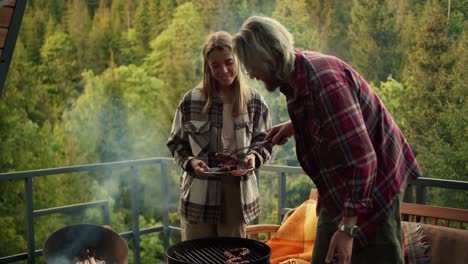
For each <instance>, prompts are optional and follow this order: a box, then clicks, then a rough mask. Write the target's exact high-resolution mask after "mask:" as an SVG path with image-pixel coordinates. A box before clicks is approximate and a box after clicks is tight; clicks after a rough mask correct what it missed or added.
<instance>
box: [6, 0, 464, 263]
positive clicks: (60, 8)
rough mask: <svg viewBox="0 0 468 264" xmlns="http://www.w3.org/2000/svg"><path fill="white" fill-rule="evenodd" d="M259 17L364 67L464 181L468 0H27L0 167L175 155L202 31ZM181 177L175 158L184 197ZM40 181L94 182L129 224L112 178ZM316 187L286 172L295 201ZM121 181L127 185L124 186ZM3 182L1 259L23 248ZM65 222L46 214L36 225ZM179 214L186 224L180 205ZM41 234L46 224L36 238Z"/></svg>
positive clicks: (39, 196) (423, 154) (275, 117)
mask: <svg viewBox="0 0 468 264" xmlns="http://www.w3.org/2000/svg"><path fill="white" fill-rule="evenodd" d="M253 14H256V15H266V16H271V17H274V18H276V19H278V20H279V21H281V22H282V23H283V24H284V25H285V26H286V27H287V28H288V29H289V30H290V31H291V32H292V33H293V35H294V36H295V42H296V46H297V47H298V48H299V49H308V50H316V51H320V52H323V53H327V54H331V55H335V56H338V57H340V58H342V59H344V60H346V61H347V62H348V63H349V64H350V65H352V66H353V67H354V68H355V69H356V70H358V71H359V72H360V73H361V74H362V75H363V76H364V77H365V78H366V79H367V80H368V81H369V82H370V83H371V84H372V86H373V87H374V89H375V90H376V91H377V92H378V94H379V95H380V96H381V98H382V100H383V101H384V102H385V104H386V106H387V108H388V109H389V110H390V112H391V113H392V115H393V117H394V118H395V120H396V121H397V123H398V124H399V126H400V128H401V129H402V130H403V132H404V134H405V135H406V137H407V139H408V141H409V143H410V145H411V147H412V148H413V149H414V151H415V153H416V154H417V159H418V161H419V163H420V165H421V166H422V169H423V173H424V176H425V177H429V178H440V179H452V180H467V176H468V174H467V164H468V139H467V134H468V133H467V132H468V127H467V124H468V122H467V117H468V104H467V103H466V99H467V95H468V88H467V83H468V82H467V79H466V73H467V72H466V69H465V65H466V53H465V51H466V46H467V33H466V30H465V29H466V28H467V26H468V24H467V19H466V17H467V15H468V2H467V1H457V0H453V1H450V0H440V1H437V0H366V1H363V0H352V1H351V0H275V1H273V0H191V1H190V0H159V1H157V0H134V1H128V0H29V1H28V4H27V8H26V11H25V14H24V18H23V21H22V24H21V30H20V34H19V37H18V41H17V44H16V48H15V51H14V58H13V61H12V64H11V66H10V70H9V73H8V77H7V82H6V85H5V87H4V89H3V94H2V95H1V97H0V172H13V171H24V170H33V169H43V168H55V167H63V166H71V165H82V164H93V163H101V162H110V161H121V160H133V159H141V158H150V157H170V154H169V152H168V149H167V147H166V140H167V137H168V135H169V132H170V129H171V125H172V118H173V115H174V112H175V109H176V106H177V104H178V102H179V100H180V99H181V98H182V95H183V94H184V93H185V92H186V91H188V90H189V89H191V88H193V87H195V86H196V85H197V84H198V83H199V82H200V80H201V56H200V49H201V46H202V44H203V41H204V39H205V37H206V35H207V34H209V33H210V32H213V31H218V30H225V31H228V32H230V33H232V34H234V33H236V32H237V30H238V29H239V27H240V26H241V24H242V23H243V21H244V20H245V19H246V18H247V17H248V16H249V15H253ZM249 84H250V85H251V86H252V87H255V88H258V89H259V90H260V91H261V92H262V94H264V96H265V99H266V100H267V103H268V105H269V107H270V110H271V112H272V121H273V124H276V123H279V122H283V121H286V120H287V118H288V115H287V111H286V107H285V101H284V98H283V97H282V96H280V95H279V94H278V93H272V94H267V93H266V92H265V91H264V89H263V88H262V84H261V83H258V82H255V81H253V80H251V81H249ZM270 164H274V165H276V164H278V165H290V164H292V165H294V166H297V162H296V158H295V150H294V143H293V142H289V143H288V144H286V145H284V146H282V147H276V149H275V153H274V155H273V159H272V160H271V162H270ZM147 173H148V175H147V176H144V177H142V180H143V181H144V185H145V189H143V192H142V194H141V195H142V196H143V198H142V201H144V202H143V204H142V208H147V210H142V211H143V213H142V215H141V217H140V219H141V223H142V226H147V225H152V224H154V223H156V222H160V221H161V217H160V216H161V213H160V212H158V210H155V209H154V206H153V204H154V203H157V198H155V193H154V191H152V189H151V188H152V187H154V185H155V184H157V183H154V182H152V177H151V172H150V171H148V172H147ZM178 176H179V170H178V169H177V168H175V167H174V168H173V169H171V178H172V181H173V183H174V186H175V187H174V188H175V189H174V196H172V197H171V198H170V199H171V203H172V204H175V206H177V202H178V200H177V199H178V197H177V192H176V188H177V182H178ZM42 178H46V179H39V180H37V182H35V185H34V186H35V189H34V195H35V196H34V199H35V200H34V203H35V204H34V206H35V207H37V208H47V207H53V206H62V205H67V204H72V203H79V202H85V201H89V199H88V198H89V190H88V191H86V190H80V189H79V188H78V189H77V188H76V185H77V184H79V185H80V186H82V185H87V184H89V185H90V186H95V187H93V190H92V191H93V193H94V194H95V196H96V197H100V198H105V199H110V200H112V201H113V202H114V203H115V208H114V209H113V211H112V212H111V214H112V217H111V220H112V222H113V226H114V228H115V229H117V230H119V229H125V228H126V227H127V226H128V225H129V217H128V212H127V211H126V210H122V209H119V208H118V205H121V204H124V203H126V202H128V201H125V200H124V198H120V199H121V200H119V199H117V198H113V197H110V196H111V195H110V194H109V193H107V192H106V190H103V189H102V188H99V187H98V186H99V185H101V184H103V183H104V182H105V181H106V177H105V176H103V175H100V176H96V175H83V176H82V177H79V179H78V180H79V182H77V178H76V177H69V176H54V177H42ZM271 184H272V183H266V182H262V181H261V183H260V189H261V193H262V196H263V197H269V195H275V194H271V193H270V192H271V190H276V189H275V188H276V187H275V186H272V185H271ZM310 187H311V182H310V180H309V178H308V177H306V176H298V177H290V178H288V182H287V188H288V195H287V197H288V198H287V199H288V200H287V205H288V206H290V207H292V206H295V205H298V204H300V202H301V201H302V200H303V199H304V197H306V196H307V195H308V192H309V190H310ZM115 188H116V189H117V191H120V192H125V191H126V186H125V184H124V183H121V184H120V185H119V186H117V187H115ZM0 192H1V193H2V195H1V196H0V197H1V198H0V201H1V202H0V241H1V247H0V256H7V255H12V254H17V253H21V252H25V251H26V246H27V245H26V239H27V238H26V236H25V234H26V232H25V228H26V227H25V224H24V221H25V220H24V188H23V182H21V181H0ZM64 193H65V194H73V195H60V194H64ZM51 197H54V198H51ZM428 199H429V202H430V203H431V204H435V205H446V206H451V207H460V208H468V194H467V193H466V192H463V191H450V193H449V192H448V191H444V190H438V189H433V190H429V192H428ZM275 203H276V202H275V199H263V200H262V208H263V213H262V217H261V219H260V222H268V221H270V220H272V221H275V219H276V214H277V212H276V211H274V210H276V209H272V208H275V207H276V204H275ZM151 208H153V209H151ZM174 212H176V211H174ZM174 214H175V213H174ZM96 215H97V214H96V213H94V214H93V213H91V214H90V215H89V216H87V217H88V218H87V220H89V219H93V218H96V217H97V216H96ZM67 220H70V219H66V218H52V217H51V218H44V219H42V218H41V219H40V220H37V221H36V222H35V229H36V233H38V234H45V233H47V232H50V231H51V230H55V229H57V227H59V226H63V225H64V224H66V222H65V221H67ZM171 221H172V222H173V223H172V224H173V225H178V220H177V216H176V214H175V216H174V219H171ZM114 223H115V224H114ZM43 239H44V236H43V235H38V236H37V245H41V244H42V242H43ZM161 244H162V243H161V238H160V237H159V236H150V237H149V238H147V239H145V240H143V241H142V263H157V262H158V261H156V260H155V259H159V260H161V259H162V258H163V249H162V245H161ZM40 261H42V260H40ZM130 261H131V260H130ZM40 263H43V262H40Z"/></svg>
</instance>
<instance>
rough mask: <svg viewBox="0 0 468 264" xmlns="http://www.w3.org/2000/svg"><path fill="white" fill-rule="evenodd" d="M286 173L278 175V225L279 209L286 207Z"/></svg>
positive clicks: (279, 218) (279, 222)
mask: <svg viewBox="0 0 468 264" xmlns="http://www.w3.org/2000/svg"><path fill="white" fill-rule="evenodd" d="M285 204H286V173H284V172H280V174H279V175H278V224H281V220H282V216H281V208H285V207H286V205H285Z"/></svg>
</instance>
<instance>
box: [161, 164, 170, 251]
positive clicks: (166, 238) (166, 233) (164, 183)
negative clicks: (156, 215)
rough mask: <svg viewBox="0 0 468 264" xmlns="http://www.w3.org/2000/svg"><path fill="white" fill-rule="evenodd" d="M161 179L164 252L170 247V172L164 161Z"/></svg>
mask: <svg viewBox="0 0 468 264" xmlns="http://www.w3.org/2000/svg"><path fill="white" fill-rule="evenodd" d="M160 164H161V177H162V185H161V188H162V190H161V192H162V196H163V215H162V217H163V236H164V241H163V243H164V251H165V250H166V249H167V248H168V247H169V231H170V230H169V191H168V189H169V181H168V179H169V172H168V169H167V165H166V163H165V162H164V161H161V163H160Z"/></svg>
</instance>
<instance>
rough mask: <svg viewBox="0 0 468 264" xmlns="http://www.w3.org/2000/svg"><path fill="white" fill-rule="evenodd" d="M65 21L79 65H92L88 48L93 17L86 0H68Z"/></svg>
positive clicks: (82, 66) (83, 66) (84, 66)
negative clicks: (90, 14)
mask: <svg viewBox="0 0 468 264" xmlns="http://www.w3.org/2000/svg"><path fill="white" fill-rule="evenodd" d="M64 20H65V21H64V23H65V25H66V32H67V34H68V36H69V38H70V40H71V43H72V44H73V45H74V46H75V50H76V61H77V66H78V67H79V68H80V69H83V68H86V66H87V65H90V64H91V63H92V61H93V59H94V58H92V57H91V56H90V55H89V54H90V53H89V51H88V50H87V47H88V46H87V42H88V41H89V38H88V35H89V31H90V29H91V18H90V16H89V12H88V7H87V5H86V2H85V0H72V1H70V2H68V5H67V9H66V14H65V19H64Z"/></svg>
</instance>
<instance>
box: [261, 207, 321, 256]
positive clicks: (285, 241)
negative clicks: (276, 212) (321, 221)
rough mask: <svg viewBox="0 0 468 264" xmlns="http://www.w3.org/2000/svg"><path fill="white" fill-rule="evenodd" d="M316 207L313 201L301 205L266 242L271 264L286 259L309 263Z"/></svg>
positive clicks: (314, 230)
mask: <svg viewBox="0 0 468 264" xmlns="http://www.w3.org/2000/svg"><path fill="white" fill-rule="evenodd" d="M316 207H317V201H315V200H307V201H305V202H304V203H302V204H301V205H300V206H299V207H297V208H296V210H295V211H294V213H293V214H291V216H289V217H288V218H287V219H286V221H285V222H284V223H283V224H281V226H280V228H279V229H278V231H277V232H276V234H275V235H274V236H273V237H272V238H270V240H268V241H267V245H268V246H270V248H271V256H270V261H271V263H272V264H279V263H280V262H282V261H285V260H288V259H301V260H305V261H310V258H311V257H312V248H313V246H314V241H315V234H316V232H317V220H318V217H317V215H316V213H315V212H316Z"/></svg>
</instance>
